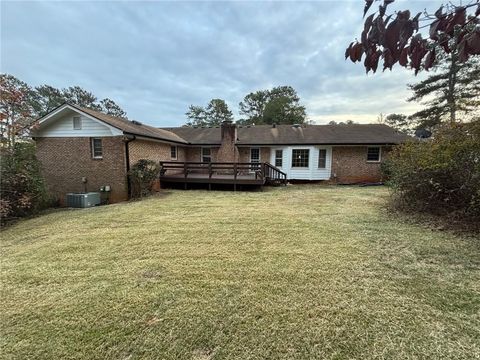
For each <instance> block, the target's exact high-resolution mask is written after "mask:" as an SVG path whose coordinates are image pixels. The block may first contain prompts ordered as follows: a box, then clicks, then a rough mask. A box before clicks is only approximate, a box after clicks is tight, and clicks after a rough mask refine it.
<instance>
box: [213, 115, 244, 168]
mask: <svg viewBox="0 0 480 360" xmlns="http://www.w3.org/2000/svg"><path fill="white" fill-rule="evenodd" d="M221 127H222V129H221V130H222V143H221V145H220V148H219V149H218V152H217V156H216V161H217V162H238V159H239V155H238V148H237V146H236V145H235V143H236V142H237V125H235V124H231V123H228V122H223V123H222V126H221Z"/></svg>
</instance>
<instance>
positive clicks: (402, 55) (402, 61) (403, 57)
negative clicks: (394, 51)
mask: <svg viewBox="0 0 480 360" xmlns="http://www.w3.org/2000/svg"><path fill="white" fill-rule="evenodd" d="M408 49H409V48H408V46H407V47H405V48H403V50H402V52H401V53H400V58H399V59H398V63H399V64H400V65H401V66H403V67H407V64H408Z"/></svg>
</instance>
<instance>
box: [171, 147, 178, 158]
mask: <svg viewBox="0 0 480 360" xmlns="http://www.w3.org/2000/svg"><path fill="white" fill-rule="evenodd" d="M170 157H171V158H172V159H174V160H176V159H177V147H176V146H170Z"/></svg>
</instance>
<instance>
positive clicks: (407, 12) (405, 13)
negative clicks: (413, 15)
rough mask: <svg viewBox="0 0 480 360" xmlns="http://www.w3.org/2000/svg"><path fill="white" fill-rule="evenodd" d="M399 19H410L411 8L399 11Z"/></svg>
mask: <svg viewBox="0 0 480 360" xmlns="http://www.w3.org/2000/svg"><path fill="white" fill-rule="evenodd" d="M397 17H398V19H399V20H408V19H410V10H405V11H399V12H398V14H397Z"/></svg>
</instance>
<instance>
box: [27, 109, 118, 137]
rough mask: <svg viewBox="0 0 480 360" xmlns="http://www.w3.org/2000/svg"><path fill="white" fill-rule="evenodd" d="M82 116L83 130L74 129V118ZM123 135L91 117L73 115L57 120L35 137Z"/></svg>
mask: <svg viewBox="0 0 480 360" xmlns="http://www.w3.org/2000/svg"><path fill="white" fill-rule="evenodd" d="M74 116H80V118H81V122H82V128H81V129H80V130H74V129H73V117H74ZM117 135H122V131H121V130H117V129H114V128H112V127H110V126H107V125H105V124H103V123H102V122H101V121H97V120H93V119H91V118H89V117H86V116H83V115H80V114H75V113H71V114H69V115H65V116H63V117H62V118H60V119H58V120H55V121H54V122H53V123H52V124H49V125H46V126H45V127H44V128H43V127H42V129H40V130H39V131H38V132H37V134H36V135H35V136H38V137H103V136H117Z"/></svg>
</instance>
